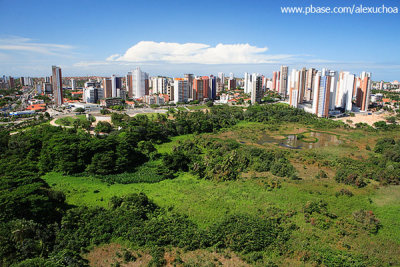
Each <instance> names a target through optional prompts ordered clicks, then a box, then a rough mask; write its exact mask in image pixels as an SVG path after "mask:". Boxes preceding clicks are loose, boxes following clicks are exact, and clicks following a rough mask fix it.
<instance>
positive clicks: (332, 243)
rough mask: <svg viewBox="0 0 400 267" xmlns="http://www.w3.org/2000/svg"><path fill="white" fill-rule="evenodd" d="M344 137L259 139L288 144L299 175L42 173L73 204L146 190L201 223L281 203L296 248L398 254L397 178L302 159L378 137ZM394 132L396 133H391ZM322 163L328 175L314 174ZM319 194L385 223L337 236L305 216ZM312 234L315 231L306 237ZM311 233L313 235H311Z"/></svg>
mask: <svg viewBox="0 0 400 267" xmlns="http://www.w3.org/2000/svg"><path fill="white" fill-rule="evenodd" d="M309 130H310V129H309V128H307V127H298V126H297V125H294V124H293V125H291V124H287V125H285V126H282V127H280V128H279V129H271V128H268V126H266V125H262V124H258V123H239V124H238V125H237V126H235V127H233V128H232V129H226V130H224V131H222V132H220V133H217V134H205V135H204V136H211V137H217V138H221V139H228V138H229V139H235V140H238V141H246V145H256V144H255V141H256V140H257V138H258V137H259V134H260V133H262V132H263V133H265V132H266V133H268V134H271V135H275V136H282V135H284V134H288V133H301V132H304V131H309ZM333 133H334V134H337V135H338V136H339V138H340V139H341V140H344V141H346V142H345V143H344V144H341V145H337V146H329V147H322V148H318V149H301V150H290V149H286V148H282V147H279V146H277V145H274V144H266V145H262V146H260V145H257V146H259V147H265V148H271V149H285V150H286V151H287V152H288V153H289V155H290V160H291V162H292V163H293V165H294V166H295V168H296V169H297V171H298V174H299V177H301V178H302V180H296V181H294V180H289V179H286V178H278V177H274V176H273V175H272V174H270V173H245V174H243V175H242V178H241V179H239V180H236V181H227V182H215V181H210V180H204V179H200V178H198V177H195V176H193V175H192V174H190V173H179V174H178V177H177V178H175V179H173V180H164V181H161V182H158V183H135V184H112V185H109V184H107V183H104V182H101V181H100V180H99V179H96V178H93V177H74V176H63V175H61V174H59V173H48V174H46V175H45V176H44V177H43V178H44V179H45V180H46V181H47V183H48V184H49V185H50V186H52V187H53V188H55V189H57V190H61V191H63V192H64V193H65V194H66V197H67V202H68V203H69V204H72V205H77V206H79V205H87V206H101V207H106V208H107V207H108V202H109V200H110V198H111V197H112V196H123V195H126V194H129V193H139V192H143V193H145V194H146V195H148V196H149V198H150V199H152V200H153V201H154V202H155V203H156V204H158V205H160V206H161V207H164V208H171V207H173V209H174V210H175V211H177V212H179V213H183V214H186V215H187V216H188V217H189V218H190V219H192V220H193V221H194V222H196V223H197V224H198V225H199V226H200V227H202V228H206V227H208V226H210V225H211V224H213V223H215V222H219V221H221V220H223V219H224V218H225V217H226V216H228V215H231V214H252V215H259V216H270V215H271V214H273V213H274V210H276V209H278V210H280V211H282V212H284V213H286V214H289V213H290V214H292V216H291V221H292V222H294V223H295V224H296V225H297V226H298V227H299V228H298V230H297V231H296V232H295V233H294V234H293V236H292V239H291V241H290V242H291V246H292V248H293V249H295V250H296V251H302V250H304V249H305V248H304V246H305V244H308V245H307V247H308V246H309V247H312V248H313V249H314V250H319V249H321V248H322V247H327V248H329V249H332V248H333V249H339V250H346V249H348V248H347V246H349V244H351V251H352V252H355V253H361V254H367V255H368V254H373V255H374V257H377V258H378V259H381V260H382V261H385V262H388V261H390V260H391V259H392V260H393V262H399V260H400V259H399V253H398V251H400V231H399V229H400V186H386V187H379V186H378V184H377V183H375V182H371V183H369V184H368V185H367V186H366V187H364V188H355V187H352V186H347V185H343V184H338V183H337V182H335V181H334V179H333V176H334V173H335V170H333V169H330V168H328V167H321V166H319V163H318V162H315V163H312V162H311V163H310V162H304V161H302V159H304V158H310V155H313V156H314V155H316V156H315V157H316V158H317V161H318V160H321V161H323V160H331V159H334V158H336V157H338V156H349V157H354V158H357V157H361V158H363V157H367V156H368V154H369V153H371V152H370V151H369V150H367V149H366V145H367V144H369V145H370V146H371V147H373V146H374V144H375V142H376V139H377V138H378V137H381V136H382V135H381V136H378V135H377V134H375V133H368V134H365V133H363V132H362V131H361V130H360V131H359V132H358V131H357V130H345V129H337V130H335V131H334V132H333ZM388 135H393V133H388ZM194 137H195V135H183V136H177V137H173V138H171V142H168V143H164V144H161V145H156V148H157V150H158V152H159V153H170V152H171V151H172V148H173V147H174V146H175V145H177V143H178V142H180V141H184V140H187V139H191V138H194ZM320 169H323V170H325V171H326V173H327V174H328V178H325V179H316V178H315V175H316V174H317V173H318V171H319V170H320ZM272 180H274V181H276V180H279V182H280V184H281V187H280V188H274V189H270V188H269V187H268V186H267V185H268V183H269V182H270V181H272ZM341 189H347V190H350V191H351V192H352V193H353V194H354V195H353V196H352V197H348V196H336V193H337V192H338V191H340V190H341ZM319 200H324V201H326V202H327V204H328V210H329V212H330V213H333V214H336V215H337V216H338V218H352V216H353V215H352V214H353V212H355V211H358V210H360V209H364V210H369V211H372V212H373V213H374V214H375V215H376V217H377V218H378V219H379V220H380V222H381V224H382V226H383V227H382V228H381V229H380V230H379V232H378V234H376V235H365V234H360V235H357V236H355V237H351V238H349V237H346V236H345V237H338V235H337V232H336V231H337V230H336V227H331V228H329V229H326V230H323V229H319V228H317V227H313V226H312V225H311V224H310V223H308V222H306V221H305V218H304V213H303V207H304V205H305V204H306V203H307V202H309V201H319ZM311 237H312V238H311ZM313 238H314V239H315V240H313Z"/></svg>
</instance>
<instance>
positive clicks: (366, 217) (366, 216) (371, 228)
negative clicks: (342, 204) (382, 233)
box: [353, 209, 382, 234]
mask: <svg viewBox="0 0 400 267" xmlns="http://www.w3.org/2000/svg"><path fill="white" fill-rule="evenodd" d="M353 217H354V220H356V222H358V223H360V224H361V225H362V227H363V228H364V229H365V230H367V231H368V232H370V233H371V234H376V233H378V231H379V229H380V228H381V227H382V225H381V223H380V221H379V220H378V219H377V218H376V217H375V214H374V213H373V212H372V211H371V210H369V211H366V210H363V209H361V210H358V211H355V212H353Z"/></svg>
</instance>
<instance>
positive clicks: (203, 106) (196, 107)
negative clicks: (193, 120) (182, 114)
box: [187, 105, 207, 110]
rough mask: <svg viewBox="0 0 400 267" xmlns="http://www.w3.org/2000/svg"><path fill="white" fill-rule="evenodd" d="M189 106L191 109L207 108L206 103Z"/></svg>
mask: <svg viewBox="0 0 400 267" xmlns="http://www.w3.org/2000/svg"><path fill="white" fill-rule="evenodd" d="M187 108H188V109H190V110H199V109H205V108H207V106H206V105H196V106H188V107H187Z"/></svg>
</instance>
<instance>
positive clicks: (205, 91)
mask: <svg viewBox="0 0 400 267" xmlns="http://www.w3.org/2000/svg"><path fill="white" fill-rule="evenodd" d="M201 79H202V81H203V98H204V99H206V98H208V99H209V98H210V96H211V92H210V78H209V77H208V76H203V77H201Z"/></svg>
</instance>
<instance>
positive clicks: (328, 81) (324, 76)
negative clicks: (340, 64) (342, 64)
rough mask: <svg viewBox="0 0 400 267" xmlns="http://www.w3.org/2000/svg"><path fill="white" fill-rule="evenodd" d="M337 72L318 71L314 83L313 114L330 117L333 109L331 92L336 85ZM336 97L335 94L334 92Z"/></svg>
mask: <svg viewBox="0 0 400 267" xmlns="http://www.w3.org/2000/svg"><path fill="white" fill-rule="evenodd" d="M335 73H336V72H335V71H329V70H326V69H322V71H318V73H317V75H316V76H315V82H314V96H313V107H312V108H313V113H315V114H317V116H318V117H325V118H328V117H329V109H331V92H332V88H335V87H334V83H336V79H335V75H336V74H335ZM333 95H334V92H333Z"/></svg>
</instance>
